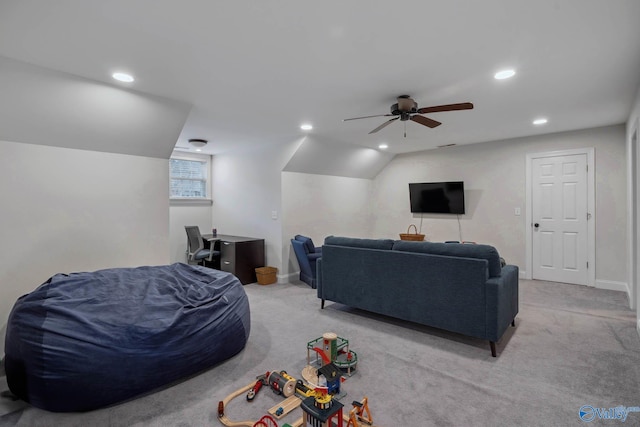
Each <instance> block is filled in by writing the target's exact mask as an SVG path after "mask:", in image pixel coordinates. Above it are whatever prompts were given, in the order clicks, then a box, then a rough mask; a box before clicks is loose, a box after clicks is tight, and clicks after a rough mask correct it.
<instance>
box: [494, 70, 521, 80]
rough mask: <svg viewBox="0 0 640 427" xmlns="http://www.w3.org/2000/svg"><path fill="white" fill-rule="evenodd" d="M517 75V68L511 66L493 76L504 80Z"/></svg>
mask: <svg viewBox="0 0 640 427" xmlns="http://www.w3.org/2000/svg"><path fill="white" fill-rule="evenodd" d="M515 75H516V70H513V69H511V68H510V69H508V70H501V71H498V72H497V73H495V74H494V75H493V78H494V79H496V80H504V79H509V78H511V77H513V76H515Z"/></svg>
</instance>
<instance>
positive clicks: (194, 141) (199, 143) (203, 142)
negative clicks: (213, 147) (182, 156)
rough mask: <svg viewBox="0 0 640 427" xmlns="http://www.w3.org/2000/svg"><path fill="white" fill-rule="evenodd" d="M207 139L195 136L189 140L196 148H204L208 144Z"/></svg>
mask: <svg viewBox="0 0 640 427" xmlns="http://www.w3.org/2000/svg"><path fill="white" fill-rule="evenodd" d="M207 142H209V141H207V140H206V139H199V138H193V139H190V140H189V144H191V145H193V146H194V147H196V148H202V147H204V146H205V145H207Z"/></svg>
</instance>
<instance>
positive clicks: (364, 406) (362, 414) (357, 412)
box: [347, 396, 373, 427]
mask: <svg viewBox="0 0 640 427" xmlns="http://www.w3.org/2000/svg"><path fill="white" fill-rule="evenodd" d="M352 405H353V409H352V410H351V411H349V422H348V423H347V427H358V426H359V424H358V421H362V422H364V423H367V424H369V425H371V424H373V418H372V417H371V411H370V410H369V400H368V399H367V397H366V396H365V397H364V398H363V399H362V402H358V401H356V400H354V401H353V403H352Z"/></svg>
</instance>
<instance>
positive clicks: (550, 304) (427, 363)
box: [0, 280, 640, 427]
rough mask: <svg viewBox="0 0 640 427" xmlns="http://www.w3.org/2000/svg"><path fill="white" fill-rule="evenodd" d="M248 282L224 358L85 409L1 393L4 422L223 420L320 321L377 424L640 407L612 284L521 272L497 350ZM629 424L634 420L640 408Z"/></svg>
mask: <svg viewBox="0 0 640 427" xmlns="http://www.w3.org/2000/svg"><path fill="white" fill-rule="evenodd" d="M245 289H246V291H247V293H248V295H249V298H250V302H251V312H252V330H251V337H250V338H249V343H248V344H247V347H246V348H245V350H243V351H242V352H241V353H240V354H239V355H237V356H236V357H234V358H232V359H231V360H228V361H226V362H224V363H222V364H221V365H219V366H217V367H215V368H213V369H210V370H209V371H207V372H204V373H202V374H201V375H198V376H196V377H194V378H191V379H189V380H187V381H184V382H181V383H179V384H177V385H174V386H172V387H170V388H167V389H164V390H161V391H159V392H156V393H153V394H149V395H147V396H144V397H141V398H139V399H135V400H132V401H130V402H126V403H123V404H120V405H116V406H113V407H110V408H105V409H102V410H98V411H93V412H89V413H80V414H77V413H72V414H57V413H49V412H46V411H42V410H39V409H37V408H33V407H31V406H29V405H26V404H25V403H23V402H11V401H10V400H8V399H6V398H1V399H0V426H83V427H85V426H222V424H221V423H220V422H219V421H218V419H217V404H218V401H219V400H222V399H223V398H224V397H225V396H226V395H227V394H229V393H231V392H232V391H234V390H236V389H238V388H240V387H242V386H244V385H246V384H248V383H249V382H251V381H252V380H253V379H254V378H255V377H256V376H257V375H260V374H264V373H265V372H266V371H273V370H278V371H280V370H286V371H287V372H288V373H289V374H290V375H292V376H294V377H296V378H300V377H301V375H300V372H301V370H302V368H303V367H304V366H305V364H306V344H307V342H308V341H310V340H312V339H315V338H318V337H320V336H321V335H322V334H323V333H324V332H328V331H332V332H335V333H337V334H338V335H339V336H341V337H344V338H347V339H348V340H349V341H350V346H351V349H352V350H354V351H355V352H356V353H357V354H358V357H359V365H358V372H357V373H356V374H355V375H353V376H352V377H350V378H348V379H347V381H346V382H344V383H343V385H342V389H343V391H345V392H346V393H347V396H346V397H345V398H343V399H342V402H343V403H344V404H345V407H347V408H349V409H350V408H351V402H352V401H353V400H360V399H361V398H362V397H363V396H365V395H366V396H367V397H368V398H369V404H370V407H371V412H372V415H373V420H374V424H375V425H378V426H386V427H405V426H514V425H518V426H571V425H576V426H578V425H584V424H585V423H584V422H583V421H582V420H581V419H580V418H579V416H578V411H579V408H580V407H581V406H582V405H592V406H594V407H598V408H612V407H616V406H619V405H623V406H625V407H632V406H640V392H639V391H638V390H639V385H640V340H639V338H638V334H637V332H636V330H635V314H634V313H633V312H632V311H631V310H629V309H628V308H627V307H628V303H627V298H626V295H625V294H623V293H620V292H614V291H606V290H601V289H593V288H586V287H582V286H574V285H565V284H557V283H547V282H534V281H527V280H521V281H520V313H519V315H518V317H517V318H516V327H515V328H509V330H508V331H507V333H506V334H505V336H504V337H503V338H502V340H501V341H500V342H499V343H498V346H497V348H498V357H497V358H493V357H491V354H490V351H489V344H488V342H485V341H481V340H477V339H473V338H468V337H464V336H461V335H457V334H452V333H448V332H445V331H441V330H437V329H433V328H428V327H423V326H420V325H415V324H409V323H406V322H401V321H398V320H395V319H392V318H387V317H382V316H377V315H374V314H371V313H367V312H363V311H359V310H354V309H351V308H349V307H345V306H342V305H340V304H334V303H330V302H327V305H326V308H325V309H324V310H320V300H318V299H317V298H316V295H315V291H313V290H311V289H310V288H308V287H307V286H306V285H304V284H301V283H295V284H285V285H282V284H278V285H268V286H260V285H247V286H245ZM176 363H179V361H176ZM159 375H161V373H159ZM4 380H5V378H4V377H0V391H2V390H6V388H7V387H6V381H4ZM281 400H282V399H281V398H280V397H278V396H276V395H275V394H274V393H273V392H271V390H269V389H266V388H264V389H263V390H261V391H260V393H259V394H258V395H257V397H256V399H255V400H254V401H253V402H251V403H248V402H246V400H245V399H244V397H243V396H241V397H239V398H237V399H235V400H234V401H232V402H231V403H230V404H229V406H228V407H227V414H228V416H229V417H230V418H231V419H233V420H244V419H254V420H257V419H258V418H260V417H261V416H262V415H263V414H265V413H266V411H267V409H269V408H270V407H272V406H274V405H276V404H277V403H279V402H280V401H281ZM301 413H302V412H301V410H300V409H298V410H296V411H295V412H294V413H293V414H295V415H293V414H292V415H289V416H287V417H285V418H284V419H283V420H281V422H280V425H281V426H282V424H283V422H292V421H294V420H295V419H296V418H298V417H299V416H300V415H301ZM618 423H619V421H612V420H609V421H600V420H598V419H596V420H595V421H593V422H592V423H590V424H591V425H605V424H606V425H613V424H615V425H617V424H618ZM625 424H626V425H640V413H630V414H629V416H628V418H627V421H626V423H625Z"/></svg>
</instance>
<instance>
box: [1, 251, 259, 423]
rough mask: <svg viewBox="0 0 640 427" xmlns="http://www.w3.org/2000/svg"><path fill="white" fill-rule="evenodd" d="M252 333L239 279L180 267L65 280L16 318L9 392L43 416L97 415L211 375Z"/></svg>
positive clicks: (25, 300) (20, 305)
mask: <svg viewBox="0 0 640 427" xmlns="http://www.w3.org/2000/svg"><path fill="white" fill-rule="evenodd" d="M249 331H250V314H249V301H248V299H247V295H246V294H245V292H244V289H243V287H242V284H241V283H240V281H239V280H238V279H237V278H236V277H235V276H233V275H231V274H230V273H225V272H221V271H217V270H212V269H209V268H205V267H200V266H191V265H187V264H181V263H177V264H173V265H167V266H156V267H139V268H115V269H107V270H100V271H96V272H92V273H73V274H68V275H67V274H57V275H55V276H53V277H51V278H50V279H49V280H48V281H47V282H45V283H44V284H42V285H41V286H40V287H38V288H37V289H36V290H34V291H33V292H31V293H29V294H27V295H24V296H22V297H20V298H19V299H18V300H17V302H16V303H15V305H14V307H13V310H12V311H11V314H10V316H9V320H8V323H7V332H6V339H5V353H6V354H5V371H6V375H7V383H8V385H9V389H10V390H11V392H12V393H13V394H15V395H16V396H18V397H20V398H21V399H23V400H25V401H27V402H29V403H31V404H32V405H33V406H36V407H38V408H42V409H46V410H49V411H55V412H70V411H88V410H92V409H97V408H101V407H104V406H107V405H111V404H114V403H118V402H122V401H124V400H127V399H130V398H133V397H135V396H138V395H141V394H144V393H147V392H149V391H152V390H154V389H157V388H159V387H161V386H165V385H168V384H170V383H173V382H176V381H177V380H180V379H185V378H187V377H189V376H193V375H194V374H196V373H199V372H201V371H203V370H205V369H207V368H210V367H212V366H213V365H216V364H217V363H219V362H222V361H223V360H226V359H228V358H230V357H231V356H233V355H235V354H237V353H238V352H240V351H241V350H242V349H243V348H244V346H245V345H246V343H247V340H248V338H249Z"/></svg>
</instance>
